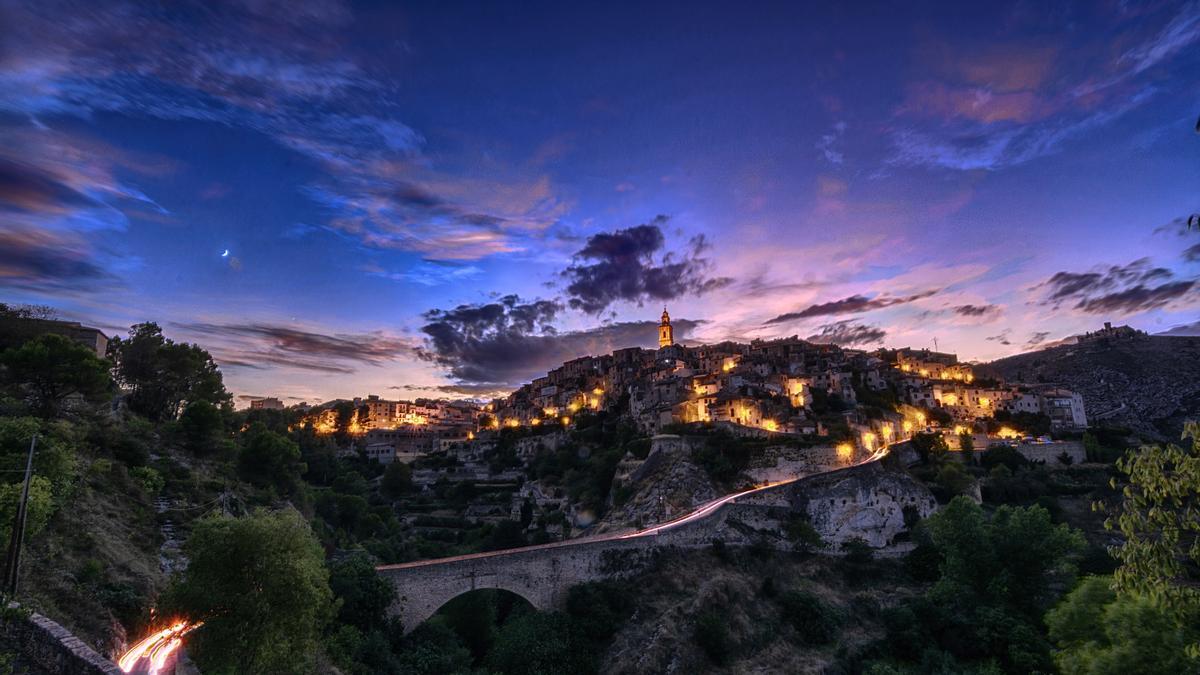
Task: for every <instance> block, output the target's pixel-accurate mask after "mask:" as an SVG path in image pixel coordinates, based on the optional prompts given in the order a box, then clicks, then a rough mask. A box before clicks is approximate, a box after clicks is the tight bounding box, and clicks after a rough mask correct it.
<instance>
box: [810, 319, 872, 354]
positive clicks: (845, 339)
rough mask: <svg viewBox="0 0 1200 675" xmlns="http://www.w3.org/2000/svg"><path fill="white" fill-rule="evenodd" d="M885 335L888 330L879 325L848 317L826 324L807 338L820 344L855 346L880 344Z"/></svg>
mask: <svg viewBox="0 0 1200 675" xmlns="http://www.w3.org/2000/svg"><path fill="white" fill-rule="evenodd" d="M885 337H887V331H885V330H883V329H882V328H880V327H879V326H868V325H866V324H862V323H859V322H858V321H856V320H854V319H847V320H845V321H836V322H834V323H830V324H825V325H824V326H821V327H820V328H818V329H817V332H816V333H814V334H812V335H809V336H808V337H807V338H805V339H806V340H808V341H809V342H816V343H820V344H834V345H838V346H839V347H854V346H867V345H872V344H878V343H880V342H882V341H883V338H885Z"/></svg>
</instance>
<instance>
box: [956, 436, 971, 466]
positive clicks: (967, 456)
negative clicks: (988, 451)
mask: <svg viewBox="0 0 1200 675" xmlns="http://www.w3.org/2000/svg"><path fill="white" fill-rule="evenodd" d="M958 449H959V450H961V451H962V459H963V463H964V464H966V465H967V466H971V465H972V464H974V463H975V438H974V437H973V436H972V435H971V432H969V431H964V432H962V433H961V434H959V435H958Z"/></svg>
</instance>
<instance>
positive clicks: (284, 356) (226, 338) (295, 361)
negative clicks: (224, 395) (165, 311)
mask: <svg viewBox="0 0 1200 675" xmlns="http://www.w3.org/2000/svg"><path fill="white" fill-rule="evenodd" d="M174 325H175V326H177V327H179V328H181V329H183V330H185V331H188V332H190V333H193V334H197V335H202V336H205V337H206V338H208V339H209V340H208V341H206V343H205V344H206V346H209V348H210V351H211V352H212V354H213V357H214V358H215V359H216V360H217V362H218V363H220V364H221V365H222V366H235V367H243V368H254V369H261V368H266V367H268V366H283V367H286V368H296V369H300V370H311V371H316V372H323V373H343V374H348V373H354V372H356V367H357V366H361V365H368V366H381V365H383V364H385V363H388V362H392V361H397V360H399V359H401V358H404V357H406V356H412V355H414V354H415V353H416V348H417V345H416V344H415V343H413V342H412V341H411V340H409V339H407V338H403V337H398V336H394V335H389V334H386V333H383V332H372V333H359V334H351V333H338V334H325V333H317V332H313V331H308V330H301V329H298V328H293V327H290V326H280V325H276V324H264V323H251V324H226V323H221V324H218V323H203V322H193V323H176V324H174Z"/></svg>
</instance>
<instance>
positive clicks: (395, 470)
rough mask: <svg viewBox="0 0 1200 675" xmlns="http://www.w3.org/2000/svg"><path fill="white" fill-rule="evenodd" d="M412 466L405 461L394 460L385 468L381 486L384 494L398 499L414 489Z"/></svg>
mask: <svg viewBox="0 0 1200 675" xmlns="http://www.w3.org/2000/svg"><path fill="white" fill-rule="evenodd" d="M412 485H413V482H412V468H411V467H410V466H409V465H407V464H405V463H404V462H392V463H391V464H388V465H387V468H386V469H384V470H383V479H382V480H381V481H380V484H379V488H380V489H381V490H383V494H385V495H387V496H388V497H391V498H392V499H398V498H399V497H401V496H402V495H404V493H406V492H408V491H409V490H411V489H412Z"/></svg>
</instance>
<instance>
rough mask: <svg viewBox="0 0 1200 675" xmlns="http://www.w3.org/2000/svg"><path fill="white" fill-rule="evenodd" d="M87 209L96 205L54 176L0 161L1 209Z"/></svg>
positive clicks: (34, 168) (3, 160) (15, 163)
mask: <svg viewBox="0 0 1200 675" xmlns="http://www.w3.org/2000/svg"><path fill="white" fill-rule="evenodd" d="M89 205H95V203H94V202H93V201H92V200H91V199H89V198H87V197H86V196H84V195H82V194H80V193H79V192H77V191H76V190H75V189H74V188H72V187H70V186H68V185H65V184H64V183H63V182H62V181H61V180H60V179H59V178H58V177H57V176H55V175H53V174H51V173H48V172H46V171H43V170H41V169H39V168H37V167H35V166H31V165H29V164H25V163H21V162H15V161H11V160H8V159H5V158H3V157H0V208H8V209H21V210H23V211H39V212H40V211H59V210H62V209H64V208H69V207H80V206H89Z"/></svg>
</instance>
